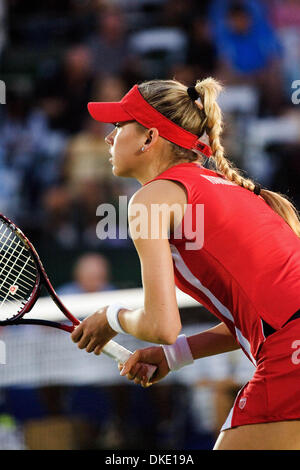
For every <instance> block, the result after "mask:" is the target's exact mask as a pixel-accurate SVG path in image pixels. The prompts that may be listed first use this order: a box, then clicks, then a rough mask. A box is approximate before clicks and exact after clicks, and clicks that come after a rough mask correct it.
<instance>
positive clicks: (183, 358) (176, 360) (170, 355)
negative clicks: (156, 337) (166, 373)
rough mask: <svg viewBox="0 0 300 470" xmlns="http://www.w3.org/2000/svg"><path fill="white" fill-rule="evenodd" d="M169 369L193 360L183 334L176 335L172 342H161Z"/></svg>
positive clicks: (179, 367) (185, 364) (179, 366)
mask: <svg viewBox="0 0 300 470" xmlns="http://www.w3.org/2000/svg"><path fill="white" fill-rule="evenodd" d="M162 348H163V350H164V353H165V356H166V359H167V363H168V366H169V369H170V370H178V369H181V367H184V366H187V365H189V364H192V363H193V362H194V359H193V356H192V352H191V349H190V346H189V343H188V341H187V338H186V336H185V335H180V336H178V338H177V340H176V342H175V343H174V344H170V345H166V344H162Z"/></svg>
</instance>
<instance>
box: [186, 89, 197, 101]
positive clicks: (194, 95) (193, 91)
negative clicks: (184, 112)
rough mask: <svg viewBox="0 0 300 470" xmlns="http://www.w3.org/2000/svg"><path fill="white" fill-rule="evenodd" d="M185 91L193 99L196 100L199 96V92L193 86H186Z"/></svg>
mask: <svg viewBox="0 0 300 470" xmlns="http://www.w3.org/2000/svg"><path fill="white" fill-rule="evenodd" d="M187 93H188V95H189V97H190V98H191V100H193V101H196V100H197V99H198V98H199V93H198V91H197V90H196V88H195V87H194V86H190V87H188V89H187Z"/></svg>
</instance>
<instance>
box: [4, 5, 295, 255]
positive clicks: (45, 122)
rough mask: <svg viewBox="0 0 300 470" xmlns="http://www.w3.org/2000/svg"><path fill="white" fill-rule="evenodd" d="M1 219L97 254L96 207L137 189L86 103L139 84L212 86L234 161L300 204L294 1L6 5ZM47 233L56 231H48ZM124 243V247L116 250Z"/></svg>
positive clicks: (114, 95)
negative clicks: (120, 172) (121, 172)
mask: <svg viewBox="0 0 300 470" xmlns="http://www.w3.org/2000/svg"><path fill="white" fill-rule="evenodd" d="M0 5H1V8H0V25H2V27H1V26H0V28H1V38H2V39H1V38H0V39H1V40H0V47H1V77H2V79H3V80H4V81H5V83H6V88H7V96H6V105H5V106H1V109H0V112H1V121H0V129H1V146H0V169H1V174H2V184H1V188H0V205H1V210H2V212H4V213H6V214H7V215H8V216H11V217H12V218H13V219H15V220H17V221H18V222H19V223H21V224H22V226H23V228H24V229H30V230H32V231H33V230H35V238H37V237H40V236H41V237H43V236H44V237H45V236H47V237H50V236H51V237H53V238H54V239H55V241H56V242H57V243H58V244H60V245H62V246H63V247H64V248H72V247H81V248H82V247H85V248H88V249H89V248H99V246H100V247H101V246H103V244H105V243H107V241H106V242H104V241H99V240H97V237H96V232H95V225H96V223H97V217H96V208H97V206H98V205H99V204H101V203H102V202H106V203H107V202H111V203H113V204H116V201H117V200H118V196H119V195H120V194H123V195H124V194H128V195H129V196H130V195H131V194H132V193H133V192H134V191H135V190H136V187H137V186H136V184H135V183H134V182H132V181H123V180H121V179H118V178H114V177H112V174H111V167H110V164H109V163H108V157H109V155H108V149H107V145H106V144H105V143H104V137H105V135H106V134H107V133H108V132H109V131H110V126H109V125H105V124H100V123H97V122H94V121H93V120H92V119H91V118H90V116H89V115H88V113H87V108H86V105H87V103H88V101H97V100H99V101H100V100H102V101H113V100H119V99H120V98H121V97H122V96H123V94H124V93H125V92H126V91H128V89H129V88H130V87H131V86H132V85H133V84H135V83H138V82H140V81H143V80H147V79H152V78H169V77H175V78H176V79H178V80H181V81H183V82H184V83H185V84H186V85H192V84H193V83H195V80H197V79H200V78H203V77H206V76H210V75H212V76H214V77H217V78H218V79H220V80H221V81H222V82H223V83H224V85H225V87H226V92H225V93H224V94H223V95H222V96H221V97H220V104H221V105H222V108H223V110H224V116H225V135H224V138H225V144H226V152H227V155H228V158H230V159H231V160H233V161H235V162H236V163H238V165H240V166H241V167H242V168H243V169H244V170H245V171H247V172H249V175H250V176H252V177H254V178H255V179H257V180H259V181H260V182H261V183H262V184H263V185H264V184H265V185H266V186H268V187H271V188H274V189H275V190H280V191H282V192H285V193H286V192H289V193H290V196H291V197H293V198H294V200H295V202H296V203H299V202H300V194H299V185H297V178H298V177H299V171H300V170H299V163H298V159H297V155H298V149H299V134H300V133H299V130H300V124H299V122H300V117H299V115H300V113H299V107H297V105H295V104H294V103H293V102H292V93H293V89H292V84H293V83H294V82H295V81H296V80H297V79H299V78H300V75H299V73H300V4H299V2H298V1H297V0H268V1H264V0H239V1H236V0H212V1H201V2H198V1H197V0H176V1H172V0H64V1H58V0H56V1H49V0H48V1H44V2H42V3H40V4H39V5H38V6H37V3H36V2H35V1H33V0H32V1H30V0H28V1H26V3H25V2H22V1H21V0H12V1H10V2H5V1H4V0H1V2H0ZM46 234H47V235H46ZM117 246H118V244H117Z"/></svg>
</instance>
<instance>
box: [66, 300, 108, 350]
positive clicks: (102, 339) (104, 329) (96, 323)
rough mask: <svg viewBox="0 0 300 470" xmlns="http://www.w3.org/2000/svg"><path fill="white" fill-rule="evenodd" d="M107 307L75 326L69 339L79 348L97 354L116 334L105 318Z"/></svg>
mask: <svg viewBox="0 0 300 470" xmlns="http://www.w3.org/2000/svg"><path fill="white" fill-rule="evenodd" d="M107 308H108V306H106V307H103V308H100V309H99V310H97V312H95V313H93V314H92V315H90V316H89V317H87V318H85V319H84V320H83V321H82V323H80V325H78V326H77V327H76V328H75V330H74V331H73V333H72V334H71V339H72V341H74V343H77V345H78V347H79V349H85V350H86V352H88V353H91V352H94V354H96V355H97V356H98V355H99V354H100V353H101V350H102V348H103V347H104V346H105V345H106V343H108V341H110V340H111V339H112V338H114V337H115V336H116V335H117V333H116V332H115V331H114V330H113V329H112V328H111V327H110V325H109V323H108V321H107V319H106V310H107Z"/></svg>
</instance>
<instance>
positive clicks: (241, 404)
mask: <svg viewBox="0 0 300 470" xmlns="http://www.w3.org/2000/svg"><path fill="white" fill-rule="evenodd" d="M246 403H247V398H246V397H242V398H241V399H240V401H239V408H240V409H241V410H243V409H244V408H245V406H246Z"/></svg>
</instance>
